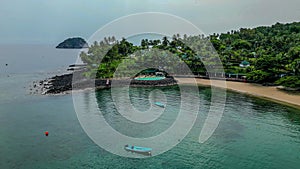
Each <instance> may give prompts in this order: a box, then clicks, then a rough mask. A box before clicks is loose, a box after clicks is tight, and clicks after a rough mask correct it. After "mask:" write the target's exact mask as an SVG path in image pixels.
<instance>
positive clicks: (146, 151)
mask: <svg viewBox="0 0 300 169" xmlns="http://www.w3.org/2000/svg"><path fill="white" fill-rule="evenodd" d="M124 148H125V150H127V151H131V152H136V153H141V154H147V155H151V151H152V148H148V147H139V146H133V145H125V146H124Z"/></svg>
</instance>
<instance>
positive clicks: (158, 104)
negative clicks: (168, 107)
mask: <svg viewBox="0 0 300 169" xmlns="http://www.w3.org/2000/svg"><path fill="white" fill-rule="evenodd" d="M154 104H155V105H156V106H159V107H162V108H164V107H165V104H163V103H162V102H154Z"/></svg>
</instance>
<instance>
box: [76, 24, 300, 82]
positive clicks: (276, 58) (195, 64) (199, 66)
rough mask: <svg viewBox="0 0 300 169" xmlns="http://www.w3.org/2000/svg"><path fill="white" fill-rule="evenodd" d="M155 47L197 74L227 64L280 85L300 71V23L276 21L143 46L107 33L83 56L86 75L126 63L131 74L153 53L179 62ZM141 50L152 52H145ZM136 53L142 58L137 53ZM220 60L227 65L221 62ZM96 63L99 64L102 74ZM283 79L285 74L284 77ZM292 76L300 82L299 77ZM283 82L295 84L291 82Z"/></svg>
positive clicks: (250, 77)
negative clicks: (163, 52)
mask: <svg viewBox="0 0 300 169" xmlns="http://www.w3.org/2000/svg"><path fill="white" fill-rule="evenodd" d="M154 49H159V50H163V51H166V52H169V53H171V54H173V55H175V56H177V57H179V58H180V59H181V64H178V65H174V67H176V68H178V69H182V68H183V66H184V64H183V63H186V64H187V65H188V66H189V68H190V69H191V70H192V72H194V73H195V74H203V75H205V73H206V71H207V70H206V68H208V67H213V68H214V69H213V70H214V71H215V72H218V71H221V70H222V68H224V70H225V72H226V73H239V74H245V73H246V74H247V79H248V80H253V81H255V82H258V83H264V82H271V83H273V82H275V81H277V82H276V83H278V82H280V78H281V76H282V75H283V74H287V75H291V76H293V77H294V76H297V77H299V75H300V22H295V23H288V24H280V23H276V24H275V25H273V26H270V27H266V26H262V27H257V28H253V29H247V28H241V29H240V30H237V31H230V32H227V33H222V34H213V35H210V36H204V35H198V36H188V35H183V38H181V37H180V35H179V34H177V35H174V36H173V37H172V38H167V37H163V38H162V39H161V40H158V39H157V40H148V39H142V40H141V45H140V46H134V45H133V44H131V43H130V42H128V41H127V40H126V39H122V40H121V41H117V40H116V39H115V38H114V37H108V38H104V40H103V41H101V42H95V43H94V44H93V45H91V46H90V48H89V50H88V52H87V53H82V54H81V55H80V56H81V59H82V61H83V62H84V63H87V64H88V65H89V66H88V70H89V71H90V72H89V73H85V74H86V75H87V76H92V75H95V74H96V75H97V78H109V77H112V76H113V72H114V71H115V69H116V68H117V67H120V66H121V67H123V69H124V71H125V69H126V68H127V70H126V71H129V72H130V70H131V68H132V69H133V68H136V65H139V64H140V63H145V62H146V63H147V62H148V61H149V60H148V59H149V57H154V58H156V60H157V61H155V62H157V64H160V65H162V66H165V65H166V62H171V63H173V62H174V61H172V60H168V59H169V58H168V57H164V56H162V55H167V54H162V53H157V52H155V51H153V50H154ZM142 51H144V52H145V51H153V52H152V53H151V52H150V53H144V54H141V52H142ZM132 54H137V55H138V56H142V55H143V57H136V56H137V55H136V56H134V57H132V56H131V55H132ZM170 58H172V57H170ZM219 59H220V60H221V61H222V63H223V65H218V61H219ZM163 61H165V63H163ZM242 61H248V62H249V63H250V65H251V66H249V67H240V66H239V64H240V63H241V62H242ZM100 63H101V64H100ZM174 63H175V62H174ZM92 65H97V66H98V68H97V73H95V67H94V66H92ZM204 65H206V66H204ZM120 74H126V73H125V72H123V73H120ZM281 79H282V78H281ZM284 80H286V77H285V79H282V81H284ZM289 80H290V82H295V84H296V83H297V80H295V79H292V80H291V79H289ZM281 84H283V85H285V84H286V85H290V84H289V83H287V82H286V83H283V82H282V83H281Z"/></svg>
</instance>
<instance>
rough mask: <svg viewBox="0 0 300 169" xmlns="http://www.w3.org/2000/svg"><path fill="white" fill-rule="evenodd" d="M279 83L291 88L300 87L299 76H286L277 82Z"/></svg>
mask: <svg viewBox="0 0 300 169" xmlns="http://www.w3.org/2000/svg"><path fill="white" fill-rule="evenodd" d="M275 84H277V85H282V86H286V87H291V88H300V77H299V76H284V77H282V78H281V79H279V80H277V81H276V82H275Z"/></svg>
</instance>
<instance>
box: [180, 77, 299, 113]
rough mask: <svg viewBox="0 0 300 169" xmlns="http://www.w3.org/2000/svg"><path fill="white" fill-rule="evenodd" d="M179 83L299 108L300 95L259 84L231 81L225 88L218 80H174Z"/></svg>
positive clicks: (227, 82) (222, 82)
mask: <svg viewBox="0 0 300 169" xmlns="http://www.w3.org/2000/svg"><path fill="white" fill-rule="evenodd" d="M176 80H178V81H179V82H180V83H182V84H191V83H193V82H194V81H196V83H197V84H198V85H203V86H211V84H213V86H216V87H221V88H225V87H226V89H227V90H231V91H236V92H240V93H244V94H249V95H253V96H257V97H262V98H265V99H269V100H273V101H275V102H279V103H283V104H288V105H290V106H293V107H297V108H300V94H298V95H297V94H292V93H287V92H284V91H281V90H279V89H277V88H276V87H274V86H272V87H268V86H262V85H259V84H253V83H244V82H232V81H226V86H224V85H222V84H225V83H224V81H219V80H209V79H199V78H195V80H194V79H193V78H176Z"/></svg>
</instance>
